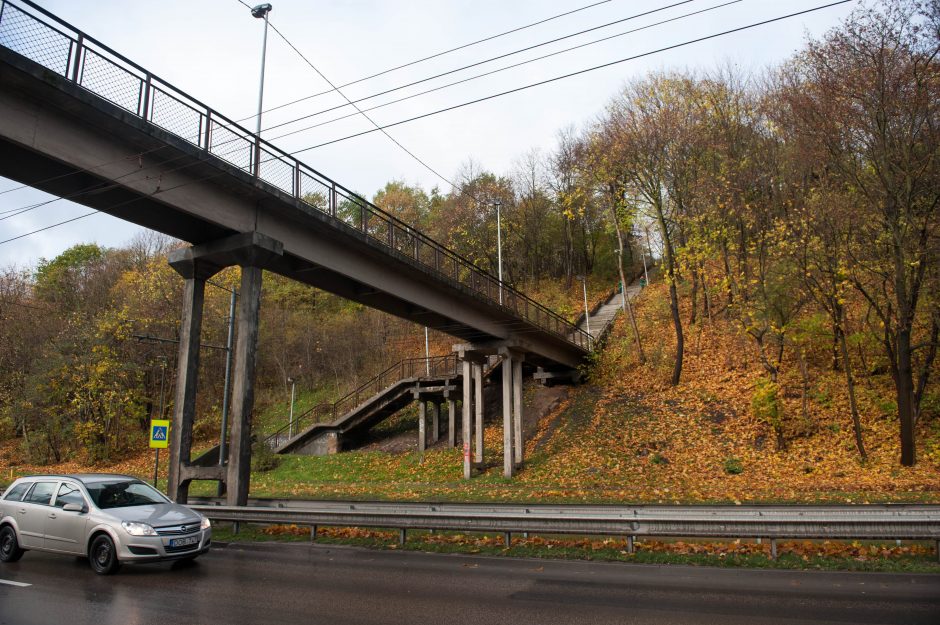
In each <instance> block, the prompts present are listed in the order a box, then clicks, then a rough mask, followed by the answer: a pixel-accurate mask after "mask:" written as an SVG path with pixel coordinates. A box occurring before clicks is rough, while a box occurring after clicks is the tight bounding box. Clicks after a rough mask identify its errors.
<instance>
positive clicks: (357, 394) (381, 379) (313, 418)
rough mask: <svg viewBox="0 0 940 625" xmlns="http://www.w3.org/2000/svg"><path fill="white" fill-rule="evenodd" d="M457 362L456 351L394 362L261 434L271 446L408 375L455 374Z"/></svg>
mask: <svg viewBox="0 0 940 625" xmlns="http://www.w3.org/2000/svg"><path fill="white" fill-rule="evenodd" d="M458 366H459V362H458V360H457V355H456V354H448V355H446V356H431V357H430V358H406V359H404V360H401V361H399V362H396V363H395V364H394V365H392V366H391V367H389V368H387V369H385V370H384V371H382V372H381V373H379V374H378V375H375V376H373V377H372V378H370V379H369V380H368V381H367V382H365V383H363V384H361V385H359V386H358V387H356V388H355V389H353V390H352V391H350V392H349V393H347V394H346V395H344V396H343V397H341V398H339V399H338V400H336V401H335V402H324V403H322V404H317V405H316V406H314V407H312V408H310V409H309V410H307V411H305V412H303V413H301V414H299V415H296V416H295V417H294V421H293V423H292V424H291V423H286V424H284V425H283V426H281V427H280V428H278V429H277V430H275V431H274V432H272V433H270V434H269V435H267V436H266V437H265V442H267V443H268V444H269V445H271V446H272V447H276V446H278V445H281V444H283V443H285V442H287V441H288V440H289V439H290V434H289V433H292V434H295V435H296V434H299V433H300V432H302V431H303V430H305V429H306V428H308V427H310V426H311V425H315V424H317V423H331V422H333V421H335V420H336V419H338V418H339V417H341V416H343V415H344V414H346V413H347V412H349V411H350V410H352V409H353V408H355V407H356V406H359V405H361V404H362V403H363V402H364V401H366V400H367V399H369V398H370V397H373V396H374V395H377V394H378V393H380V392H382V391H383V390H385V389H387V388H388V387H390V386H392V385H393V384H395V383H396V382H399V381H401V380H407V379H412V378H448V377H455V376H457V375H458V373H459V371H458Z"/></svg>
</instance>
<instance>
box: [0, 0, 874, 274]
mask: <svg viewBox="0 0 940 625" xmlns="http://www.w3.org/2000/svg"><path fill="white" fill-rule="evenodd" d="M14 1H15V0H14ZM595 1H596V0H595ZM679 1H680V0H655V1H646V0H632V1H631V0H610V1H608V2H605V3H602V4H599V5H598V6H595V7H592V8H588V9H585V10H583V11H579V12H577V13H574V14H572V15H569V16H565V17H562V18H559V19H556V20H553V21H549V22H547V23H545V24H542V25H539V26H536V27H533V28H529V29H526V30H523V31H521V32H518V33H514V34H511V35H507V36H505V37H499V38H496V39H493V40H491V41H488V42H486V43H482V44H479V45H474V46H471V47H468V48H465V49H463V50H460V51H458V52H454V53H450V54H446V55H444V56H441V57H438V58H436V59H433V60H430V61H426V62H422V63H419V64H416V65H412V66H410V67H407V68H404V69H401V70H398V71H395V72H391V73H389V74H386V75H384V76H381V77H379V78H375V79H372V80H368V81H364V82H361V83H358V84H355V85H351V86H349V87H348V88H345V89H343V92H344V93H345V94H346V95H347V96H349V97H350V98H352V99H356V98H361V97H364V96H368V95H372V94H374V93H377V92H380V91H384V90H387V89H391V88H393V87H397V86H400V85H403V84H406V83H409V82H413V81H416V80H420V79H422V78H426V77H429V76H433V75H435V74H438V73H441V72H444V71H448V70H451V69H455V68H458V67H461V66H464V65H468V64H470V63H476V62H479V61H483V60H485V59H489V58H491V57H494V56H497V55H501V54H506V53H508V52H512V51H515V50H518V49H520V48H525V47H528V46H532V45H535V44H538V43H542V42H545V41H548V40H551V39H555V38H558V37H562V36H565V35H569V34H571V33H574V32H577V31H580V30H584V29H588V28H593V27H596V26H600V25H602V24H606V23H608V22H613V21H615V20H621V19H623V18H627V17H630V16H631V15H634V14H637V13H640V12H643V11H649V10H652V9H656V8H659V7H664V6H667V5H670V4H674V3H677V2H679ZM727 1H728V0H690V1H689V2H686V3H684V4H681V5H680V6H676V7H673V8H671V9H669V10H666V11H662V12H658V13H655V14H653V15H649V16H646V17H642V18H638V19H635V20H631V21H627V22H622V23H620V24H615V25H612V26H609V27H605V28H602V29H599V30H595V31H592V32H590V33H586V34H584V35H580V36H577V37H572V38H569V39H565V40H564V41H559V42H556V43H554V44H550V45H546V46H542V47H539V48H536V49H533V50H529V51H527V52H523V53H521V54H517V55H513V56H510V57H507V58H504V59H501V60H497V61H493V62H489V63H486V64H483V65H480V66H477V67H475V68H472V69H469V70H465V71H462V72H459V73H457V74H453V75H451V76H448V77H445V78H440V79H436V80H434V81H430V82H426V83H422V84H421V85H417V86H413V87H410V88H407V89H404V90H401V91H396V92H394V93H390V94H387V95H384V96H381V97H378V98H375V99H372V100H368V101H365V102H363V103H361V104H360V106H362V107H365V106H375V105H376V104H382V103H384V102H388V101H390V100H393V99H397V98H400V97H402V96H405V95H410V94H413V93H418V92H420V91H423V90H425V89H428V88H430V87H435V86H438V85H443V84H446V83H448V82H452V81H454V80H459V79H461V78H466V77H470V76H473V75H476V74H478V73H483V72H486V71H490V70H493V69H497V68H500V67H504V66H506V65H510V64H514V63H518V62H520V61H524V60H527V59H531V58H534V57H537V56H541V55H544V54H547V53H550V52H554V51H557V50H562V49H564V48H568V47H571V46H574V45H578V44H581V43H586V42H589V41H593V40H595V39H600V38H602V37H607V36H610V35H615V34H617V33H622V32H624V31H628V30H631V29H635V28H638V27H641V26H644V25H648V24H652V23H654V22H658V21H661V20H664V19H669V18H672V17H677V16H681V15H683V14H685V13H689V12H692V11H698V10H701V9H705V8H708V7H712V6H716V5H720V4H723V3H725V2H727ZM824 3H825V0H740V1H739V2H737V3H734V4H731V5H730V6H727V7H724V8H719V9H716V10H714V11H710V12H707V13H703V14H701V15H697V16H693V17H690V18H686V19H682V20H679V21H676V22H672V23H670V24H667V25H663V26H658V27H653V28H649V29H647V30H644V31H642V32H637V33H633V34H628V35H626V36H621V37H616V38H613V39H611V40H609V41H606V42H604V43H600V44H596V45H590V46H587V47H584V48H582V49H579V50H576V51H573V52H568V53H565V54H560V55H557V56H554V57H552V58H551V59H546V60H542V61H536V62H533V63H530V64H527V65H524V66H522V67H519V68H516V69H511V70H508V71H505V72H501V73H499V74H496V75H494V76H490V77H486V78H482V79H479V80H474V81H471V82H468V83H466V84H463V85H459V86H455V87H451V88H448V89H443V90H441V91H438V92H435V93H433V94H428V95H424V96H420V97H416V98H413V99H410V100H408V101H406V102H401V103H398V104H393V105H391V106H387V107H384V108H380V109H378V110H376V111H374V112H372V113H370V115H371V116H372V117H373V119H375V121H376V122H378V123H380V124H387V123H392V122H395V121H398V120H402V119H406V118H409V117H413V116H415V115H420V114H422V113H426V112H430V111H434V110H437V109H440V108H445V107H448V106H452V105H454V104H459V103H462V102H466V101H468V100H472V99H476V98H479V97H482V96H486V95H489V94H492V93H498V92H500V91H505V90H507V89H512V88H515V87H518V86H522V85H525V84H529V83H533V82H538V81H540V80H545V79H548V78H551V77H554V76H558V75H562V74H566V73H570V72H574V71H577V70H581V69H584V68H588V67H591V66H595V65H600V64H603V63H608V62H611V61H615V60H618V59H622V58H625V57H628V56H632V55H636V54H640V53H643V52H648V51H652V50H656V49H658V48H662V47H666V46H669V45H673V44H677V43H681V42H684V41H688V40H690V39H695V38H698V37H702V36H705V35H708V34H712V33H717V32H721V31H723V30H729V29H731V28H735V27H737V26H743V25H747V24H750V23H753V22H758V21H761V20H765V19H769V18H772V17H776V16H778V15H783V14H786V13H792V12H796V11H800V10H803V9H808V8H811V7H814V6H818V5H820V4H824ZM39 4H40V5H41V6H43V7H45V8H46V9H48V10H50V11H52V12H53V13H55V14H57V15H58V16H60V17H61V18H63V19H65V20H66V21H68V22H70V23H72V24H73V25H74V26H75V27H77V28H79V29H81V30H84V31H85V32H87V33H88V34H90V35H92V36H94V37H96V38H98V39H99V40H101V41H102V42H104V43H106V44H108V45H110V46H111V47H112V48H114V49H116V50H117V51H119V52H121V53H123V54H124V55H126V56H128V57H129V58H131V59H132V60H135V61H136V62H138V63H139V64H141V65H143V66H144V67H146V68H148V69H149V70H150V71H151V72H153V73H154V74H157V75H159V76H161V77H162V78H163V79H164V80H167V81H168V82H170V83H172V84H174V85H175V86H176V87H178V88H180V89H182V90H183V91H185V92H187V93H189V94H191V95H193V96H194V97H196V98H197V99H200V100H202V101H203V102H205V103H206V104H208V105H209V106H212V107H213V108H215V109H217V110H219V111H220V112H222V113H224V114H226V115H228V116H229V117H233V118H235V119H241V118H244V117H247V116H250V115H252V114H254V113H255V111H256V109H257V93H258V75H259V69H260V52H261V35H262V25H263V23H262V21H261V20H256V19H253V18H252V17H251V15H250V13H249V11H248V9H246V8H245V7H244V6H242V5H241V4H240V3H239V2H238V0H161V1H160V2H155V1H152V0H40V2H39ZM589 4H591V0H559V1H546V0H541V1H537V0H472V1H471V0H466V1H463V0H461V1H457V0H399V1H390V0H385V1H380V0H344V1H336V0H332V1H311V0H274V2H273V5H274V10H273V11H272V13H271V22H272V23H273V24H274V25H276V26H277V27H278V28H279V29H280V30H281V32H283V33H284V35H285V36H286V37H287V38H288V39H290V40H291V41H292V42H293V43H294V45H295V46H297V48H298V49H299V50H300V51H301V52H302V53H303V54H304V55H305V56H306V57H307V58H308V59H309V60H310V61H311V62H312V63H313V64H314V65H316V66H317V68H318V69H319V70H320V71H321V72H323V73H324V74H325V75H326V76H327V78H329V79H330V80H332V81H333V82H334V83H336V84H343V83H347V82H350V81H353V80H356V79H358V78H361V77H364V76H368V75H371V74H374V73H376V72H380V71H382V70H385V69H388V68H391V67H394V66H397V65H401V64H403V63H408V62H409V61H413V60H415V59H419V58H422V57H425V56H428V55H430V54H434V53H437V52H440V51H443V50H447V49H450V48H453V47H455V46H459V45H462V44H466V43H470V42H472V41H475V40H478V39H481V38H484V37H487V36H490V35H495V34H498V33H501V32H503V31H506V30H509V29H512V28H516V27H520V26H524V25H526V24H530V23H532V22H535V21H538V20H541V19H545V18H548V17H551V16H553V15H557V14H559V13H563V12H565V11H571V10H574V9H577V8H579V7H583V6H586V5H589ZM855 5H856V3H854V2H852V3H849V4H845V5H840V6H838V7H833V8H828V9H824V10H822V11H818V12H816V13H812V14H809V15H805V16H801V17H797V18H794V19H792V20H788V21H784V22H777V23H774V24H771V25H767V26H762V27H759V28H756V29H752V30H748V31H746V32H742V33H737V34H733V35H729V36H726V37H722V38H719V39H714V40H711V41H707V42H702V43H696V44H692V45H690V46H685V47H682V48H679V49H676V50H672V51H669V52H665V53H662V54H656V55H653V56H649V57H646V58H643V59H639V60H635V61H628V62H626V63H621V64H619V65H615V66H612V67H608V68H605V69H601V70H598V71H594V72H589V73H586V74H583V75H580V76H577V77H574V78H569V79H565V80H562V81H558V82H555V83H552V84H549V85H545V86H540V87H536V88H533V89H529V90H525V91H522V92H519V93H515V94H512V95H508V96H504V97H501V98H497V99H494V100H490V101H487V102H484V103H480V104H475V105H472V106H469V107H465V108H461V109H458V110H455V111H451V112H448V113H443V114H440V115H435V116H432V117H429V118H426V119H422V120H419V121H416V122H411V123H408V124H404V125H401V126H397V127H395V128H392V129H390V130H389V132H390V133H391V134H392V135H393V136H394V137H395V138H396V139H397V140H398V141H400V142H401V143H402V144H403V145H404V146H405V147H407V148H408V149H410V150H411V151H413V152H414V153H415V154H416V155H417V156H419V157H420V158H421V159H423V160H424V161H425V162H426V163H428V164H429V165H430V166H431V167H433V168H434V169H436V170H437V171H438V172H439V173H441V174H442V175H443V176H445V177H447V178H450V179H451V180H454V179H455V174H456V172H457V171H458V169H459V168H460V166H461V164H463V163H466V162H467V160H468V159H471V158H472V159H473V160H474V161H475V162H477V163H479V164H480V165H481V166H483V167H484V168H486V169H488V170H490V171H494V172H496V173H498V174H500V173H508V172H509V171H511V169H512V168H513V165H514V162H515V161H516V160H517V159H518V158H519V157H520V156H521V155H523V154H524V153H526V152H528V151H529V150H532V149H539V150H543V151H550V150H551V149H552V147H553V145H554V143H555V137H556V133H557V131H558V130H559V129H560V128H562V127H565V126H568V125H573V126H575V127H583V126H584V125H585V124H588V123H590V122H591V120H592V119H594V118H595V116H596V115H597V114H598V112H599V111H600V110H601V109H602V108H603V106H604V104H605V103H606V102H607V101H608V100H609V99H610V98H611V97H612V96H613V95H614V94H615V93H616V92H617V91H618V89H619V88H620V87H621V86H622V85H623V84H624V82H626V81H628V80H630V79H631V78H634V77H637V76H641V75H643V74H645V73H647V72H649V71H653V70H662V69H688V70H697V71H707V70H712V69H714V68H716V67H717V66H719V65H722V64H728V63H733V64H736V65H739V66H741V67H743V68H745V69H747V70H750V71H754V72H759V71H761V70H762V68H765V67H768V66H772V65H774V64H777V63H779V62H781V61H782V60H784V59H786V58H787V57H789V56H790V55H791V54H792V53H793V52H794V51H795V50H797V49H799V48H800V47H801V45H802V44H803V42H804V41H805V38H806V37H807V36H819V35H821V34H822V33H824V32H825V31H826V30H827V29H829V28H831V27H833V26H835V25H837V24H838V22H839V21H840V20H841V19H842V18H844V17H845V16H846V15H847V14H848V13H849V12H850V11H851V9H852V8H853V7H854V6H855ZM325 88H328V85H327V84H326V83H325V82H324V81H323V80H322V79H321V78H319V77H318V76H317V75H316V73H315V72H314V70H313V69H311V68H310V67H309V66H308V65H307V64H306V63H304V62H303V61H302V60H301V59H300V58H299V56H298V55H297V54H296V53H295V52H294V51H293V50H291V49H290V48H289V47H288V46H287V45H286V44H285V43H284V42H283V41H282V40H281V39H279V38H278V37H277V36H276V35H274V33H273V32H272V33H270V34H269V39H268V58H267V74H266V79H265V92H264V108H265V109H268V108H270V107H273V106H276V105H278V104H282V103H285V102H289V101H292V100H295V99H297V98H300V97H302V96H305V95H309V94H313V93H317V92H320V91H323V90H324V89H325ZM342 102H343V100H342V98H341V97H340V96H339V95H337V94H335V93H334V94H331V95H327V96H322V97H319V98H315V99H311V100H307V101H304V102H302V103H299V104H295V105H293V106H289V107H285V108H283V109H281V110H279V111H275V112H271V113H266V114H265V115H264V118H263V121H264V123H263V126H264V127H265V128H267V127H268V126H270V125H273V124H277V123H280V122H283V121H286V120H290V119H294V118H297V117H300V116H303V115H310V114H311V113H315V112H317V111H321V110H323V109H327V108H330V107H332V106H336V105H338V104H340V103H342ZM350 110H351V109H341V110H337V111H333V112H331V113H326V114H323V115H320V116H317V117H314V118H311V119H309V120H306V121H305V122H300V123H297V124H293V125H290V126H285V127H283V128H280V129H276V130H272V131H270V132H269V133H265V136H266V137H270V138H273V137H276V136H277V135H278V134H281V133H283V132H286V131H291V130H296V129H300V128H303V127H304V126H307V125H310V124H312V123H317V122H320V121H326V120H329V119H332V118H335V117H339V116H341V115H343V114H346V113H348V112H349V111H350ZM244 123H245V125H246V126H248V127H249V128H252V129H253V128H254V122H253V120H249V121H246V122H244ZM370 127H371V125H370V124H369V122H368V121H366V120H364V119H363V118H361V117H359V116H357V117H355V118H351V119H347V120H343V121H339V122H336V123H331V124H327V125H323V126H321V127H319V128H316V129H313V130H309V131H304V132H298V133H296V134H294V135H292V136H289V137H284V138H282V139H277V140H276V141H275V143H277V144H278V145H279V146H280V147H281V148H283V149H285V150H286V151H288V152H293V151H294V150H299V149H302V148H305V147H309V146H313V145H316V144H319V143H323V142H325V141H329V140H332V139H337V138H341V137H345V136H347V135H349V134H353V133H356V132H360V131H362V130H366V129H368V128H370ZM301 158H302V160H304V161H305V162H307V163H308V164H310V165H311V166H313V167H314V168H316V169H318V170H320V171H322V172H323V173H325V174H327V175H329V176H331V177H333V178H335V179H336V180H338V181H339V182H342V183H343V184H344V185H346V186H348V187H350V188H352V189H355V190H357V191H359V192H360V193H362V194H364V195H366V196H367V197H371V196H372V195H373V194H374V193H375V192H376V191H377V190H378V189H379V188H381V187H382V186H384V184H385V183H386V182H387V181H389V180H404V181H405V182H407V183H410V184H420V185H422V186H423V187H425V188H426V189H430V188H431V187H434V186H438V187H440V188H441V190H442V191H447V190H449V185H448V184H447V183H446V182H444V181H442V180H441V179H439V178H438V177H436V176H435V175H434V174H432V173H431V172H429V171H428V170H427V169H425V168H424V167H423V166H422V165H421V164H419V163H418V162H416V161H415V160H414V159H412V158H411V157H410V156H408V155H407V154H406V153H405V152H403V151H402V150H401V149H400V148H398V147H396V146H395V145H394V144H393V143H392V142H391V141H389V139H388V138H386V137H384V136H382V135H381V134H380V133H372V134H368V135H365V136H363V137H359V138H355V139H350V140H347V141H342V142H339V143H336V144H333V145H330V146H326V147H322V148H318V149H315V150H311V151H307V152H304V154H303V155H301ZM16 186H18V185H17V183H15V182H13V181H10V180H7V179H4V178H0V191H4V190H7V189H10V188H13V187H16ZM48 198H49V196H47V195H45V194H43V193H41V192H38V191H35V190H32V189H24V190H19V191H14V192H11V193H5V194H2V195H0V215H2V214H3V211H7V210H9V209H13V208H17V207H20V206H25V205H29V204H33V203H35V202H39V201H43V200H45V199H48ZM87 211H88V209H87V208H85V207H82V206H79V205H76V204H73V203H71V202H67V201H64V200H60V201H57V202H54V203H52V204H50V205H47V206H44V207H42V208H39V209H36V210H33V211H30V212H28V213H25V214H23V215H18V216H15V217H13V218H10V219H5V220H3V221H0V241H2V240H5V239H8V238H10V237H15V236H17V235H19V234H23V233H26V232H30V231H32V230H36V229H37V228H42V227H44V226H48V225H50V224H53V223H56V222H58V221H62V220H65V219H69V218H70V217H74V216H77V215H79V214H81V213H83V212H87ZM138 230H139V228H137V227H136V226H133V225H131V224H128V223H125V222H122V221H119V220H117V219H115V218H112V217H109V216H107V215H103V214H96V215H94V216H92V217H88V218H85V219H82V220H80V221H76V222H74V223H71V224H67V225H64V226H61V227H58V228H53V229H50V230H47V231H44V232H41V233H38V234H35V235H32V236H29V237H26V238H23V239H20V240H18V241H15V242H11V243H6V244H3V245H0V266H7V265H11V264H16V265H20V266H28V265H32V264H34V263H35V262H36V261H37V260H38V259H39V258H41V257H45V258H52V257H54V256H56V255H57V254H59V253H60V252H61V251H63V250H64V249H66V248H67V247H69V246H71V245H74V244H76V243H80V242H91V241H95V242H98V243H99V244H102V245H105V246H118V245H121V244H123V243H125V242H126V241H128V240H129V239H130V238H131V237H133V236H134V234H135V233H136V232H138Z"/></svg>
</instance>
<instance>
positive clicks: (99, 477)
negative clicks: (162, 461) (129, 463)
mask: <svg viewBox="0 0 940 625" xmlns="http://www.w3.org/2000/svg"><path fill="white" fill-rule="evenodd" d="M50 478H51V479H57V480H62V479H68V480H76V481H79V482H81V483H82V484H85V485H88V484H94V483H96V482H111V481H113V480H116V479H117V480H134V481H139V480H138V479H137V478H136V477H134V476H132V475H122V474H120V473H64V474H58V473H50V474H40V475H27V476H25V477H24V478H22V479H28V480H43V479H50Z"/></svg>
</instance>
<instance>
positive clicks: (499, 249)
mask: <svg viewBox="0 0 940 625" xmlns="http://www.w3.org/2000/svg"><path fill="white" fill-rule="evenodd" d="M493 203H494V204H495V205H496V259H497V260H496V264H497V268H498V270H499V303H500V304H502V303H503V232H502V230H503V228H502V223H501V218H500V213H499V209H500V207H501V206H502V205H503V202H502V200H499V199H497V200H496V201H495V202H493Z"/></svg>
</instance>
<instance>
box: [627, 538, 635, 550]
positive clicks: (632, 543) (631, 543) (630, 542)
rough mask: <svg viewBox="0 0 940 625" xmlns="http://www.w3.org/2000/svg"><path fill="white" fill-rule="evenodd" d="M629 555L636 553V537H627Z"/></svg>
mask: <svg viewBox="0 0 940 625" xmlns="http://www.w3.org/2000/svg"><path fill="white" fill-rule="evenodd" d="M627 553H636V537H635V536H627Z"/></svg>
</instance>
